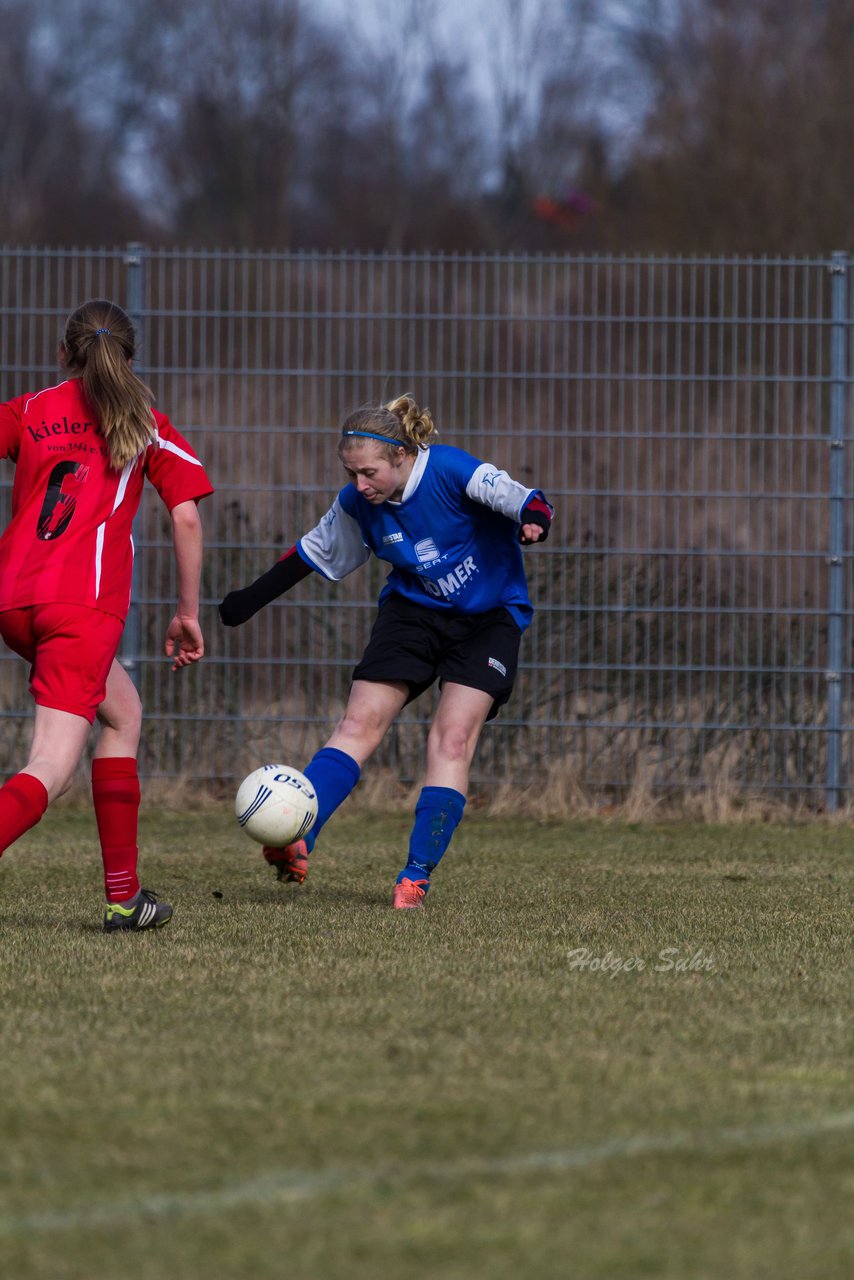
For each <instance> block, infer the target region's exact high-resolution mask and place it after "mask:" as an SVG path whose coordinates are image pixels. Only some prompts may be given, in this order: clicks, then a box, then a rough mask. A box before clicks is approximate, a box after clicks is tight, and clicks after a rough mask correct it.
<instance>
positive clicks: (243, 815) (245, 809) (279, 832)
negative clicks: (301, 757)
mask: <svg viewBox="0 0 854 1280" xmlns="http://www.w3.org/2000/svg"><path fill="white" fill-rule="evenodd" d="M234 812H235V813H236V815H237V821H238V822H239V823H240V825H241V827H242V828H243V830H244V831H245V832H246V834H247V835H248V836H251V837H252V839H253V840H257V841H258V843H259V844H269V845H272V846H273V847H274V848H276V849H283V848H284V846H285V845H286V844H293V842H294V841H295V840H301V839H302V837H303V836H304V835H305V834H306V832H307V831H309V830H310V829H311V826H312V824H313V823H314V820H315V818H316V817H317V792H316V791H315V789H314V787H313V786H312V785H311V783H310V782H309V780H308V778H307V777H306V776H305V774H304V773H300V771H299V769H292V768H291V767H290V765H286V764H263V765H261V767H260V769H253V770H252V772H251V773H250V774H249V775H248V776H247V777H245V778H244V779H243V781H242V782H241V784H240V786H239V788H238V790H237V797H236V799H235V801H234Z"/></svg>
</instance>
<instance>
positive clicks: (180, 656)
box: [164, 500, 205, 671]
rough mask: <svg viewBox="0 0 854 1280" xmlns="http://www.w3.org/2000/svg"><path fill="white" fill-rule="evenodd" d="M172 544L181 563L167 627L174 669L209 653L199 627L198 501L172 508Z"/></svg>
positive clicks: (177, 561)
mask: <svg viewBox="0 0 854 1280" xmlns="http://www.w3.org/2000/svg"><path fill="white" fill-rule="evenodd" d="M169 514H170V516H171V517H172V543H173V546H174V548H175V561H176V564H177V566H178V608H177V609H176V610H175V616H174V617H173V619H172V621H171V622H170V623H169V626H168V627H167V629H166V643H165V646H164V647H165V650H166V653H167V655H168V656H169V657H170V658H171V659H172V670H173V671H177V670H178V669H179V667H187V666H189V665H190V663H192V662H198V660H199V658H201V657H202V656H203V654H204V652H205V642H204V637H203V636H202V631H201V627H200V626H199V582H200V581H201V575H202V522H201V519H200V517H199V511H198V507H197V506H196V503H195V501H193V500H191V501H189V502H179V503H178V505H177V506H176V507H173V508H172V510H171V511H170V513H169Z"/></svg>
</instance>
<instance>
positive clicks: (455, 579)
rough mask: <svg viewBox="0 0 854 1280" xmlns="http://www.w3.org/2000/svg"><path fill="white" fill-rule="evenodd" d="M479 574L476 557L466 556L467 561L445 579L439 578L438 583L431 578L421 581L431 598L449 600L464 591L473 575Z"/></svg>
mask: <svg viewBox="0 0 854 1280" xmlns="http://www.w3.org/2000/svg"><path fill="white" fill-rule="evenodd" d="M477 572H478V568H477V565H476V564H475V562H474V556H466V558H465V560H463V561H462V562H461V563H460V564H458V565H456V566H455V567H454V568H453V569H452V570H451V571H450V573H446V574H445V576H444V578H439V580H438V581H437V582H433V581H431V579H430V578H422V579H421V581H422V582H423V583H424V587H425V589H426V590H427V591H428V592H429V594H430V595H431V596H435V597H436V599H437V600H447V599H448V598H449V597H450V596H452V595H454V593H455V592H457V591H462V590H463V589H464V588H465V586H466V584H467V583H468V580H469V578H470V577H471V576H472V574H473V573H477Z"/></svg>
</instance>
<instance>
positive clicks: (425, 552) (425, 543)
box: [414, 538, 441, 564]
mask: <svg viewBox="0 0 854 1280" xmlns="http://www.w3.org/2000/svg"><path fill="white" fill-rule="evenodd" d="M414 550H415V554H416V555H417V557H418V559H419V561H420V563H421V564H430V562H431V561H433V560H439V559H440V558H441V557H440V555H439V548H438V547H437V546H436V544H435V542H434V541H433V539H432V538H422V539H421V541H420V542H416V544H415V548H414Z"/></svg>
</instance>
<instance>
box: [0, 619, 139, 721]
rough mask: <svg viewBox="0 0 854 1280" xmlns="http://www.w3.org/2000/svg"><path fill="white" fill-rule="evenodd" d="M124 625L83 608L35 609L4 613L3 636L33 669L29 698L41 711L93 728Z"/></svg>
mask: <svg viewBox="0 0 854 1280" xmlns="http://www.w3.org/2000/svg"><path fill="white" fill-rule="evenodd" d="M123 630H124V622H122V620H121V618H115V617H113V615H112V614H110V613H101V612H100V610H98V609H89V608H87V607H86V606H85V605H80V604H33V605H29V606H28V607H27V608H25V609H4V610H3V611H2V612H0V635H1V636H2V637H3V639H4V640H5V641H6V644H7V645H8V646H9V648H10V649H14V651H15V653H19V654H20V655H21V657H22V658H26V660H27V662H29V663H31V664H32V670H31V671H30V693H31V694H32V695H33V697H34V698H35V700H36V702H37V703H38V705H39V706H40V707H53V708H55V709H56V710H57V711H68V712H70V713H71V715H74V716H83V717H84V718H85V719H86V720H88V721H89V723H90V724H92V722H93V720H94V719H95V715H96V712H97V710H98V707H99V706H100V705H101V703H102V702H103V700H104V695H105V693H106V691H107V688H106V686H107V674H108V672H109V670H110V667H111V666H112V664H113V658H115V656H116V651H117V650H118V647H119V641H120V640H121V638H122V631H123Z"/></svg>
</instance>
